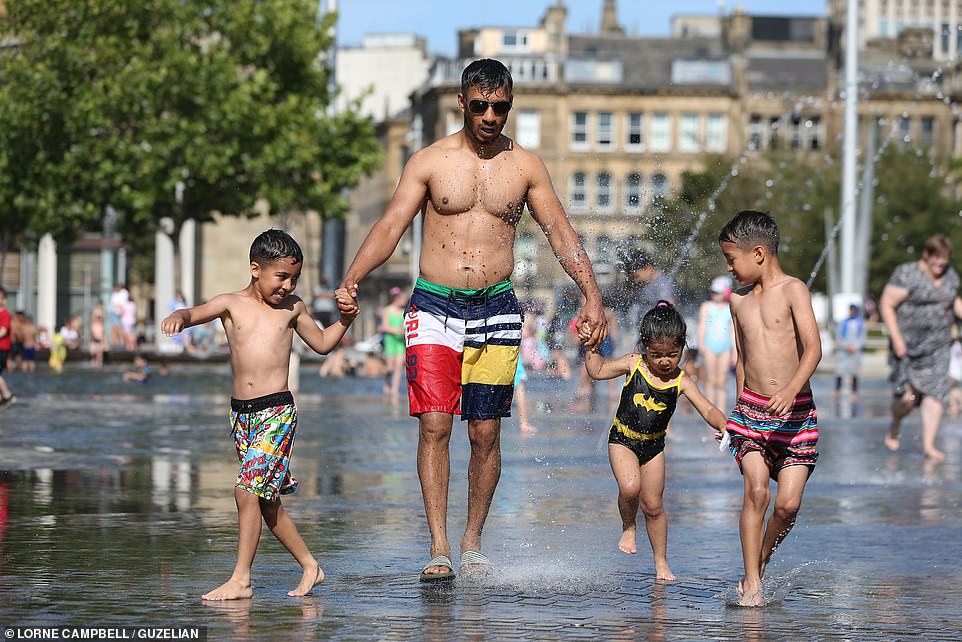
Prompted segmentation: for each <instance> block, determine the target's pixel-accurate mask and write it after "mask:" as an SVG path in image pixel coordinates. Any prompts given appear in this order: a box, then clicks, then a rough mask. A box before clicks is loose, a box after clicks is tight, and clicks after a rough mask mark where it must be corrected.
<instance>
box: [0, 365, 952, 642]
mask: <svg viewBox="0 0 962 642" xmlns="http://www.w3.org/2000/svg"><path fill="white" fill-rule="evenodd" d="M301 382H302V383H301V391H300V393H299V394H298V396H297V399H298V405H299V410H300V421H299V426H298V436H297V444H296V446H295V450H294V459H293V466H292V468H293V471H294V473H295V475H296V476H297V477H298V479H299V480H300V481H301V486H300V489H299V491H298V493H297V494H296V495H294V496H292V497H289V498H285V506H286V508H287V509H288V510H289V512H290V513H291V515H292V517H293V519H294V521H295V522H296V524H297V525H298V528H299V530H300V532H301V534H302V535H303V536H304V539H305V540H306V541H307V543H308V545H309V546H310V547H311V549H312V550H313V551H314V553H315V555H316V556H317V557H318V559H319V561H320V562H321V564H322V566H323V568H324V569H325V571H326V573H327V575H328V579H327V580H326V582H325V583H324V584H323V585H322V586H321V587H320V588H319V589H317V590H315V591H314V594H313V595H312V596H310V597H306V598H300V599H293V598H289V597H287V595H286V592H287V591H288V590H289V589H290V588H292V587H293V586H294V584H296V582H297V580H298V577H299V573H298V571H299V569H298V567H297V566H296V564H295V563H294V561H293V560H292V559H291V558H290V556H289V555H288V554H287V553H286V552H285V551H284V550H283V549H282V547H281V546H280V545H279V544H278V543H277V542H276V541H275V540H274V539H273V538H272V537H271V535H270V533H269V532H268V531H266V529H265V531H264V536H263V537H262V540H261V546H260V549H259V551H260V552H259V554H258V556H257V559H256V561H255V567H254V589H255V597H254V599H253V600H243V601H238V602H233V603H225V604H211V603H203V602H201V600H200V599H199V596H200V594H202V593H204V592H206V591H207V590H209V589H211V588H213V587H214V586H216V585H218V584H220V583H221V582H222V581H224V580H225V579H226V578H227V576H228V575H229V572H230V569H231V567H232V565H233V561H234V554H235V549H234V547H235V543H236V513H235V509H234V505H233V498H232V491H231V488H232V485H233V480H234V477H235V476H236V472H237V470H236V468H237V467H236V460H235V459H234V452H233V444H232V442H231V439H230V436H229V434H228V425H227V421H226V416H227V407H228V406H227V404H228V400H229V396H228V390H229V372H228V370H227V367H226V366H181V367H179V368H178V369H176V370H175V371H174V373H173V374H171V375H170V376H167V377H160V376H158V377H155V378H154V380H153V381H152V382H151V383H150V384H148V385H146V386H139V385H131V384H123V383H122V382H121V381H120V374H119V371H115V370H107V371H105V372H103V373H98V372H94V371H91V370H88V369H85V368H80V367H77V368H75V369H73V370H68V371H67V372H66V373H65V374H64V375H63V376H61V377H53V376H50V375H47V374H38V375H36V376H35V377H32V378H31V377H26V376H22V375H20V376H16V377H13V378H11V379H10V383H11V385H12V387H13V388H14V390H15V391H16V392H17V394H18V397H19V399H20V400H19V402H18V403H17V404H16V405H15V406H14V407H12V408H10V409H9V410H7V411H5V412H3V413H0V443H2V445H3V448H2V449H0V471H2V472H0V626H4V625H21V626H23V625H43V624H76V625H80V624H111V625H125V626H134V625H151V624H183V625H200V626H206V627H208V631H209V636H210V639H238V640H264V639H277V640H287V639H297V640H299V639H309V638H328V637H334V638H340V639H355V638H358V639H359V638H370V637H372V636H373V637H375V638H376V639H408V638H413V639H438V640H446V639H452V638H456V639H459V638H472V639H489V638H490V639H494V638H498V639H503V638H529V639H539V640H542V639H559V638H565V639H570V638H579V637H584V638H597V637H599V636H602V637H608V638H610V637H617V638H624V639H739V640H740V639H779V638H786V637H793V638H799V637H804V638H809V639H826V638H836V637H842V638H849V639H858V640H863V639H886V640H888V639H896V638H906V637H910V636H923V637H927V638H933V639H935V638H937V639H962V624H960V622H962V506H960V503H962V421H960V420H957V419H947V420H946V422H945V424H944V425H943V430H942V433H941V442H942V445H943V447H944V449H945V450H946V452H947V454H948V459H947V461H946V462H945V463H942V464H938V465H932V464H928V463H926V462H925V461H924V460H923V459H922V457H921V455H920V454H919V452H918V421H919V419H918V416H917V415H915V416H912V417H910V419H909V420H908V421H907V423H906V425H905V433H904V434H905V437H904V439H903V451H902V452H900V453H898V454H892V453H889V452H888V451H887V450H885V449H884V447H883V446H882V444H881V436H882V434H883V432H884V430H885V426H886V423H887V415H886V406H887V403H888V400H889V396H888V394H889V393H888V389H887V388H886V384H885V382H882V381H866V382H864V385H863V388H864V389H863V393H862V401H861V402H860V403H859V404H857V405H856V406H855V407H854V408H849V407H843V408H836V407H834V404H833V402H832V400H831V395H830V393H829V390H828V384H829V383H830V382H829V381H828V379H825V380H822V379H820V378H817V379H816V381H815V397H816V403H817V404H818V406H819V416H820V428H821V440H820V442H819V446H820V451H821V453H822V458H821V460H820V463H819V466H818V468H817V469H816V471H815V473H814V475H813V476H812V478H811V480H810V482H809V484H808V486H807V488H806V492H805V498H804V501H803V505H802V511H801V514H800V516H799V521H798V524H797V526H796V527H795V529H794V530H793V531H792V533H791V534H790V535H789V537H788V538H787V539H786V541H785V543H784V544H783V546H782V548H781V550H779V551H778V553H777V554H776V556H775V558H774V559H773V561H772V563H771V565H770V567H769V571H768V578H767V580H768V581H767V588H766V594H767V595H768V598H769V603H768V604H767V605H766V606H765V607H764V608H761V609H740V608H733V607H731V606H729V603H730V602H731V601H732V599H731V596H732V587H733V585H734V583H735V582H736V581H737V579H738V578H739V577H740V574H741V553H740V548H739V539H738V513H739V509H740V506H741V496H742V483H741V478H740V476H739V474H738V472H737V468H736V466H735V464H734V463H733V461H732V459H731V458H730V457H728V456H726V455H722V454H721V453H719V452H718V449H717V446H716V445H715V442H714V441H713V440H712V439H711V436H710V430H709V429H708V427H707V426H706V425H705V424H704V423H703V422H702V421H701V420H700V418H697V416H696V415H693V414H691V413H688V414H683V413H682V412H681V411H679V413H678V414H677V415H676V417H675V419H674V420H673V423H672V427H671V432H670V441H669V446H668V452H667V460H668V485H667V490H666V493H665V508H666V511H667V513H668V515H669V519H670V532H669V560H670V563H671V566H672V570H673V571H674V573H675V575H676V576H677V577H678V579H677V581H675V582H671V583H658V582H655V581H654V576H653V567H652V564H651V553H650V549H649V548H648V544H647V540H646V539H645V538H644V535H643V529H642V530H641V532H640V537H639V553H638V554H637V555H635V556H626V555H624V554H622V553H620V552H619V551H618V550H617V546H616V545H617V542H618V537H619V535H620V519H619V517H618V511H617V507H616V505H615V484H614V479H613V478H612V476H611V472H610V469H609V467H608V462H607V448H606V437H607V427H608V425H609V421H610V417H611V413H610V412H609V409H608V408H607V407H604V408H598V409H597V410H596V411H595V412H592V413H571V412H568V411H567V404H568V402H569V401H570V400H571V399H572V398H573V389H574V383H573V382H562V381H556V380H550V379H539V378H537V377H533V378H532V380H530V381H529V382H528V387H529V398H530V403H531V405H532V422H533V423H535V424H536V425H537V427H538V432H537V433H534V434H530V435H529V434H521V433H519V432H518V429H517V420H516V419H508V420H505V422H504V427H503V430H502V450H503V472H502V476H501V482H500V484H499V486H498V491H497V494H496V495H495V499H494V503H493V505H492V509H491V515H490V517H489V519H488V523H487V526H486V528H485V533H484V540H483V541H484V547H483V548H484V551H485V553H486V554H487V555H488V556H489V557H490V558H491V560H492V562H493V564H494V570H493V571H492V573H491V574H490V575H489V576H486V577H483V578H471V579H465V578H462V579H459V580H458V581H456V582H454V583H451V584H445V585H441V586H422V585H421V584H420V583H419V582H418V581H417V572H418V570H419V569H420V566H421V565H422V564H423V563H424V562H425V561H426V560H427V557H428V556H427V547H428V543H429V540H428V532H427V527H426V524H425V522H424V517H423V507H422V504H421V496H420V489H419V485H418V479H417V472H416V469H415V452H416V449H417V428H416V422H415V421H414V420H413V419H411V418H409V417H407V416H406V411H405V409H404V406H403V405H402V406H400V407H397V406H393V407H392V406H391V405H390V404H389V403H385V401H384V400H383V399H382V397H381V395H380V382H379V381H371V380H364V379H345V380H319V379H318V378H317V377H316V374H315V373H314V372H313V371H311V370H308V369H306V368H305V369H304V370H302V375H301ZM598 392H599V395H604V394H605V392H606V388H605V387H603V386H599V388H598ZM853 411H854V412H853ZM853 415H854V416H853ZM468 455H469V446H468V443H467V437H466V431H465V429H464V424H461V423H460V422H457V423H456V424H455V430H454V435H453V438H452V442H451V456H452V464H451V470H452V480H451V493H450V502H449V504H450V508H449V520H448V523H449V530H450V535H451V540H452V544H453V545H454V549H455V551H454V552H455V555H457V553H458V550H457V548H458V546H457V544H458V540H459V536H460V533H461V530H462V529H463V525H464V519H465V497H466V492H467V490H466V488H467V480H466V470H467V459H468Z"/></svg>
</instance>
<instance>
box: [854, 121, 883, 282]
mask: <svg viewBox="0 0 962 642" xmlns="http://www.w3.org/2000/svg"><path fill="white" fill-rule="evenodd" d="M877 134H878V120H877V119H875V118H873V119H872V121H871V123H870V124H869V128H868V140H867V141H866V142H865V161H864V162H863V163H862V165H863V167H862V191H861V193H860V194H859V201H860V202H859V218H858V231H857V234H856V236H857V237H858V260H857V261H856V264H855V278H856V283H855V292H857V293H858V295H859V296H860V297H862V300H863V301H864V300H865V294H866V292H868V266H869V254H870V252H871V247H872V201H873V200H874V199H875V137H876V135H877Z"/></svg>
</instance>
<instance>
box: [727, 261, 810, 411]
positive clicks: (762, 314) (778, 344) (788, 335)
mask: <svg viewBox="0 0 962 642" xmlns="http://www.w3.org/2000/svg"><path fill="white" fill-rule="evenodd" d="M797 281H798V279H796V278H794V277H791V276H787V275H786V276H785V277H784V278H783V279H782V280H780V281H779V282H778V283H776V284H774V285H769V286H768V287H766V288H765V289H764V290H762V289H761V288H760V287H758V286H757V285H756V286H749V287H746V288H744V289H743V290H736V291H735V292H733V293H732V296H731V311H732V318H733V319H734V320H735V331H736V332H737V333H738V339H739V348H740V349H741V350H742V351H743V353H744V356H743V358H742V364H743V367H744V372H745V381H744V384H745V387H746V388H748V389H750V390H752V391H754V392H757V393H759V394H762V395H772V394H774V393H776V392H778V391H779V390H781V389H782V388H784V387H785V385H786V384H788V382H789V380H790V379H791V378H792V376H794V374H795V372H796V371H797V370H798V364H799V360H800V358H801V354H802V343H801V340H800V338H799V336H798V328H797V326H796V323H795V318H794V316H793V314H792V305H791V299H790V297H789V294H788V292H787V289H788V287H789V284H791V283H793V282H797ZM809 389H810V388H809V385H808V383H807V382H806V384H805V386H804V387H803V388H802V390H801V391H802V392H804V391H808V390H809Z"/></svg>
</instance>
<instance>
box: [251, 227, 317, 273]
mask: <svg viewBox="0 0 962 642" xmlns="http://www.w3.org/2000/svg"><path fill="white" fill-rule="evenodd" d="M287 257H292V258H294V259H296V260H297V262H298V263H302V262H303V261H304V253H303V252H301V246H300V245H298V244H297V241H295V240H294V239H293V238H292V237H291V235H290V234H288V233H287V232H285V231H284V230H274V229H271V230H267V231H266V232H261V233H260V234H259V235H258V236H257V238H256V239H254V242H253V243H251V263H259V264H262V265H263V264H265V263H272V262H274V261H276V260H278V259H286V258H287Z"/></svg>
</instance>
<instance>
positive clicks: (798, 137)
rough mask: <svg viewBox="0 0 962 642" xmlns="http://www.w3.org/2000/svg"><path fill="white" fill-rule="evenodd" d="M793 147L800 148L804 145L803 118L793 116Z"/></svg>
mask: <svg viewBox="0 0 962 642" xmlns="http://www.w3.org/2000/svg"><path fill="white" fill-rule="evenodd" d="M789 144H790V145H791V148H792V149H799V148H800V147H801V146H802V118H801V117H800V116H792V129H791V139H790V143H789Z"/></svg>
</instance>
